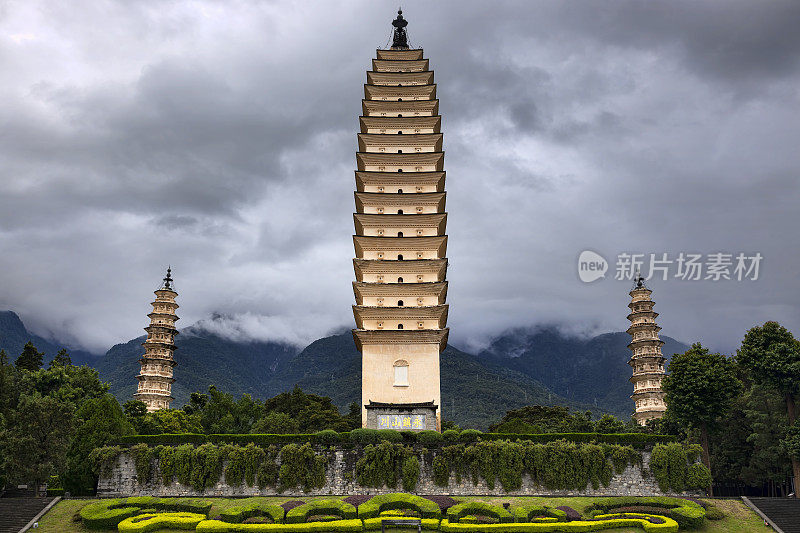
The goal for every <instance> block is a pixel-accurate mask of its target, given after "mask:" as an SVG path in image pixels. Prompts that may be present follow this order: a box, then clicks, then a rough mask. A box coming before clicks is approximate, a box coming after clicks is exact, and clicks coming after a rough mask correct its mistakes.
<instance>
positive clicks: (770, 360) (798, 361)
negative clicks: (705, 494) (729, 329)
mask: <svg viewBox="0 0 800 533" xmlns="http://www.w3.org/2000/svg"><path fill="white" fill-rule="evenodd" d="M736 360H737V362H738V363H739V364H740V365H741V366H742V367H743V368H745V369H747V370H748V371H749V372H750V374H751V375H752V377H753V380H754V381H756V382H757V383H761V384H763V385H765V386H767V387H769V388H771V389H773V390H775V391H777V392H778V393H779V394H780V395H781V396H782V397H783V400H784V402H785V403H786V414H787V415H788V418H789V424H790V425H794V423H795V422H796V421H797V419H798V408H797V398H798V395H800V342H798V341H797V340H796V339H795V338H794V336H793V335H792V334H791V332H790V331H789V330H787V329H786V328H784V327H783V326H781V325H780V324H778V323H777V322H766V323H764V325H763V326H760V327H759V326H756V327H754V328H752V329H751V330H750V331H748V332H747V333H746V334H745V336H744V340H742V347H741V348H739V350H738V352H737V355H736ZM791 461H792V471H793V474H794V486H795V487H800V458H797V457H792V458H791ZM795 497H796V498H800V490H795Z"/></svg>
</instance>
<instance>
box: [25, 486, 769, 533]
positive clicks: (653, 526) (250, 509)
mask: <svg viewBox="0 0 800 533" xmlns="http://www.w3.org/2000/svg"><path fill="white" fill-rule="evenodd" d="M293 499H295V500H296V498H290V497H258V498H246V499H234V498H201V499H192V500H179V499H172V501H171V502H170V501H169V500H161V499H152V498H133V499H128V500H125V501H122V502H117V503H116V504H113V505H117V506H119V508H128V507H131V505H128V504H135V505H140V506H141V509H142V513H141V514H140V515H138V516H142V517H151V516H157V515H159V514H163V515H164V517H163V518H160V519H159V520H161V521H162V522H163V523H164V524H168V523H170V520H174V524H175V527H167V528H161V525H160V524H156V523H154V524H153V526H152V527H153V528H154V529H145V528H144V527H142V526H143V525H144V524H145V523H146V522H147V520H139V521H138V522H134V524H136V523H138V524H139V529H131V528H130V525H128V526H126V529H125V531H157V532H162V533H166V532H177V531H187V530H194V531H201V532H202V531H207V532H214V533H216V532H220V533H222V532H225V531H272V532H278V531H287V532H289V531H297V532H300V533H302V532H305V531H361V530H362V528H364V526H366V529H367V530H375V529H380V526H379V520H380V517H381V516H384V517H391V518H395V517H401V516H404V514H406V516H407V517H408V518H411V517H412V516H414V515H416V516H420V517H421V518H423V520H424V522H423V528H424V529H425V530H439V531H464V532H469V533H474V532H480V531H486V532H490V531H505V532H512V531H537V532H547V531H564V532H566V531H593V530H599V529H596V528H599V527H601V522H603V521H604V520H606V518H605V517H604V516H598V517H596V518H594V519H593V520H592V521H588V520H587V519H591V518H592V516H591V515H593V514H597V513H606V509H608V514H610V515H611V516H612V517H614V520H619V523H620V524H621V526H620V527H613V524H605V525H608V527H611V529H603V530H606V531H613V532H614V533H634V532H636V533H639V532H642V531H650V532H660V531H670V529H669V527H668V526H669V523H667V522H666V521H665V522H664V523H662V524H657V523H656V522H658V520H657V519H655V520H654V519H652V518H651V519H648V518H647V515H648V513H641V512H630V511H628V510H627V509H628V508H630V507H632V504H636V503H641V504H642V505H641V507H643V508H647V510H651V511H653V510H655V509H657V508H658V507H659V506H663V507H662V508H663V509H664V510H665V515H666V514H668V511H669V508H670V507H672V508H675V507H676V506H677V505H680V506H681V507H683V505H682V502H687V505H686V506H687V507H688V508H697V507H699V506H697V505H696V504H694V503H692V502H689V501H688V500H679V501H677V502H676V501H674V500H675V499H669V498H663V499H661V501H658V500H659V499H655V500H651V501H642V502H635V501H622V499H609V498H591V497H574V498H566V497H564V498H549V497H548V498H545V497H513V498H507V497H494V498H492V497H489V498H481V499H478V498H459V497H456V498H454V500H455V501H456V502H457V504H458V505H459V506H458V507H456V508H451V509H452V511H451V512H450V513H448V512H446V511H443V512H441V514H440V517H438V518H432V516H433V514H434V511H432V509H434V510H435V507H432V506H431V505H429V504H427V503H426V502H422V501H421V500H418V499H416V498H415V497H413V496H409V495H403V496H402V497H397V498H390V497H387V496H381V497H380V498H376V499H375V500H374V501H373V502H371V503H370V502H369V500H368V501H366V502H363V503H361V505H358V506H355V508H356V509H357V514H358V518H353V511H352V508H353V507H351V505H350V504H347V503H345V502H341V504H339V503H334V504H331V503H330V500H336V501H341V500H343V499H344V498H323V497H307V498H304V502H305V506H304V509H300V510H299V511H295V512H294V513H292V515H293V516H303V517H305V518H306V519H312V520H315V521H314V522H312V523H288V524H276V525H271V524H269V522H274V521H276V519H277V520H279V521H280V514H281V510H283V513H284V516H285V514H286V511H285V510H284V508H283V507H280V506H281V505H282V504H284V503H286V502H288V501H291V500H293ZM326 500H327V501H328V502H327V503H326ZM612 500H620V501H612ZM641 500H646V499H641ZM478 501H480V502H483V503H473V502H478ZM109 502H110V500H105V501H104V500H64V501H61V502H59V503H58V504H57V505H56V506H55V507H54V508H53V509H52V510H51V511H50V512H49V513H48V514H47V515H46V516H45V517H43V518H42V520H41V522H40V525H39V529H38V531H40V532H42V533H57V532H58V533H62V532H63V533H79V532H80V533H87V532H89V531H104V532H112V531H118V529H117V528H116V527H106V528H100V529H88V528H87V527H86V526H85V525H84V524H83V522H82V521H81V520H80V519H79V516H80V514H81V513H80V511H81V510H84V513H83V514H84V515H87V513H86V510H92V509H94V511H93V512H92V513H88V515H97V512H98V509H99V508H101V507H112V506H113V505H109ZM700 502H701V503H702V504H703V505H708V504H711V505H713V506H714V507H716V508H717V509H718V510H719V511H722V514H723V515H724V517H723V518H722V519H720V520H713V521H711V520H707V519H706V520H705V521H704V522H703V524H702V528H701V531H705V532H709V533H744V532H750V531H755V530H760V529H761V528H763V524H762V522H761V520H760V519H759V518H758V516H756V515H755V513H753V512H752V511H750V510H749V509H747V508H746V507H745V506H744V505H743V504H742V502H741V501H739V500H705V499H704V500H700ZM209 503H210V504H211V506H210V508H209V507H208V504H209ZM464 504H466V505H464ZM504 504H507V507H508V510H507V511H506V512H503V511H504V510H505V509H504V507H506V505H504ZM645 504H649V505H645ZM147 506H150V507H147ZM287 507H290V508H291V507H292V506H287ZM294 508H295V509H299V506H295V507H294ZM558 508H561V509H567V510H568V511H566V512H565V511H559V510H557V509H558ZM623 508H624V509H626V510H625V511H620V512H617V509H623ZM176 509H193V510H195V511H197V510H199V511H201V513H202V512H203V511H204V510H206V509H208V512H207V516H208V517H212V518H217V517H219V518H220V520H203V521H201V522H199V525H197V526H194V525H187V524H193V523H194V524H196V523H197V520H196V519H193V518H192V513H191V512H189V511H176ZM593 510H594V511H593ZM569 511H571V512H572V513H579V514H580V515H581V520H580V521H573V522H565V521H564V520H566V519H567V518H566V517H567V515H570V514H572V513H571V512H569ZM317 512H319V513H323V515H317V514H316V513H317ZM376 512H377V513H378V514H377V515H376ZM327 513H335V514H334V515H327ZM481 513H485V516H484V515H482V514H481ZM623 513H624V515H626V516H623ZM476 514H477V516H476ZM689 514H691V513H689ZM491 515H496V516H494V518H492V516H491ZM135 516H136V515H135ZM203 516H206V515H203ZM170 517H172V518H170ZM448 517H450V518H453V519H454V520H457V521H456V522H451V521H450V520H448ZM509 517H512V518H511V520H512V521H509ZM523 517H528V519H529V520H530V521H527V522H522V523H520V522H518V521H522V520H525V518H523ZM76 518H77V520H76ZM318 518H319V519H324V520H328V521H326V522H317V521H316V520H317V519H318ZM572 518H576V517H575V516H573V517H572ZM128 520H129V521H130V519H128ZM134 520H136V518H134ZM148 520H150V519H148ZM648 520H649V522H648V524H643V522H644V521H648ZM237 521H240V522H238V523H236V522H237ZM284 521H285V520H284ZM637 524H638V525H637ZM605 525H602V527H605ZM177 526H181V527H183V528H185V529H177V528H176V527H177ZM156 527H158V529H155V528H156ZM643 527H647V529H643ZM391 531H398V532H400V533H403V532H411V531H416V529H411V528H409V529H391ZM681 531H683V529H682V530H681Z"/></svg>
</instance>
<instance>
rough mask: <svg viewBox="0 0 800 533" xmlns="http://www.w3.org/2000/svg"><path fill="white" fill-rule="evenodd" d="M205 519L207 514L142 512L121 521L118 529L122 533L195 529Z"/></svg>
mask: <svg viewBox="0 0 800 533" xmlns="http://www.w3.org/2000/svg"><path fill="white" fill-rule="evenodd" d="M205 519H206V517H205V515H201V514H197V513H159V514H140V515H138V516H132V517H130V518H126V519H125V520H123V521H122V522H120V523H119V525H118V526H117V529H118V530H119V531H121V532H122V533H145V532H147V531H156V530H158V529H167V528H172V529H189V530H192V531H194V528H195V527H196V526H197V524H199V523H200V522H202V521H203V520H205Z"/></svg>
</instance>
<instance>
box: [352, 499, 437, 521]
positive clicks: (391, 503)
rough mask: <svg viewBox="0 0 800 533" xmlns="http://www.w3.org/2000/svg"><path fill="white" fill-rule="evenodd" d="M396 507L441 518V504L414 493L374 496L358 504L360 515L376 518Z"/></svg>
mask: <svg viewBox="0 0 800 533" xmlns="http://www.w3.org/2000/svg"><path fill="white" fill-rule="evenodd" d="M394 509H410V510H412V511H414V512H416V513H417V514H419V516H421V517H422V518H439V516H441V511H440V510H439V506H438V505H437V504H436V503H434V502H433V501H431V500H428V499H427V498H423V497H422V496H416V495H414V494H405V493H402V492H395V493H391V494H380V495H378V496H373V497H372V498H370V499H369V500H367V501H366V502H364V503H362V504H361V505H359V506H358V517H359V518H363V519H368V518H375V517H377V516H379V515H380V514H381V513H383V512H384V511H390V510H394Z"/></svg>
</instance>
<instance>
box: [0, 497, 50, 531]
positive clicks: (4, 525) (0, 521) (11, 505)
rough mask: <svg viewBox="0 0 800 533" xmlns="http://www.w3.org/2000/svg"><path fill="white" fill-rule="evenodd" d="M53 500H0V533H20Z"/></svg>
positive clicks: (30, 498) (6, 498)
mask: <svg viewBox="0 0 800 533" xmlns="http://www.w3.org/2000/svg"><path fill="white" fill-rule="evenodd" d="M51 501H53V498H35V497H28V498H25V497H22V498H9V497H3V498H0V533H18V532H19V530H20V529H22V528H23V527H25V525H26V524H27V523H28V522H30V521H31V519H32V518H33V517H34V516H36V515H37V514H38V513H39V511H41V510H42V509H44V508H45V507H47V504H48V503H50V502H51Z"/></svg>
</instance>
